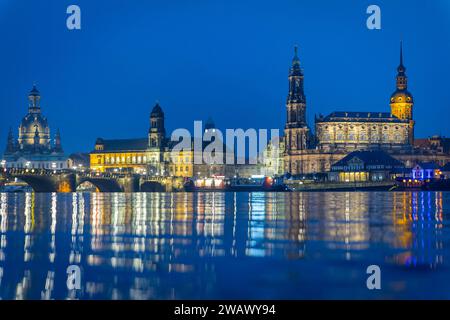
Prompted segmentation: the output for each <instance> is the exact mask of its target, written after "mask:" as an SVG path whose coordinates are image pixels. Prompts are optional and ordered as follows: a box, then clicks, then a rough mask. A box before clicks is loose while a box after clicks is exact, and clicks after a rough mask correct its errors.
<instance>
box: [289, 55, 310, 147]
mask: <svg viewBox="0 0 450 320" xmlns="http://www.w3.org/2000/svg"><path fill="white" fill-rule="evenodd" d="M286 109H287V119H286V126H285V129H284V134H285V139H286V151H287V153H288V154H290V153H292V152H295V151H299V150H305V149H307V148H308V145H309V140H310V139H309V136H310V132H309V128H308V125H307V124H306V97H305V92H304V89H303V71H302V69H301V68H300V59H299V58H298V52H297V47H295V54H294V58H293V59H292V66H291V68H290V70H289V94H288V97H287V102H286Z"/></svg>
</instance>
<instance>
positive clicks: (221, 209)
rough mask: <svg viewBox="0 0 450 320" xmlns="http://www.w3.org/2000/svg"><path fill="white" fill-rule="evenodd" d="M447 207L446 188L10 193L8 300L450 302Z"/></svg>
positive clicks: (4, 259)
mask: <svg viewBox="0 0 450 320" xmlns="http://www.w3.org/2000/svg"><path fill="white" fill-rule="evenodd" d="M449 207H450V193H445V192H404V193H403V192H391V193H389V192H317V193H315V192H311V193H295V192H292V193H133V194H125V193H68V194H63V193H60V194H56V193H55V194H37V193H25V194H14V193H10V194H8V193H2V194H0V298H1V299H71V298H78V299H392V298H398V299H410V298H415V299H416V298H417V299H429V298H445V299H449V298H450V270H449V267H450V250H449V249H450V229H449V219H450V216H449V213H450V211H449ZM370 265H377V266H379V267H380V273H381V282H380V283H381V289H380V290H369V289H368V288H367V285H366V280H367V278H368V277H369V275H368V274H367V272H366V271H367V270H366V269H367V267H368V266H370ZM69 266H75V268H77V267H79V270H80V272H76V274H75V278H73V277H72V278H69V281H68V273H67V268H68V267H69ZM68 284H69V286H68ZM71 284H72V287H70V285H71ZM73 284H76V285H75V289H74V286H73ZM78 284H80V286H79V287H78ZM76 288H79V289H76Z"/></svg>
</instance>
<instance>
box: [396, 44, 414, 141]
mask: <svg viewBox="0 0 450 320" xmlns="http://www.w3.org/2000/svg"><path fill="white" fill-rule="evenodd" d="M390 105H391V113H392V115H393V116H395V117H397V118H399V119H402V120H409V132H408V135H409V143H410V144H411V145H413V144H414V120H413V106H414V100H413V96H412V94H411V93H410V92H409V91H408V77H407V76H406V68H405V66H404V65H403V45H402V43H401V42H400V65H399V66H398V68H397V89H396V90H395V92H394V93H393V94H392V96H391V101H390Z"/></svg>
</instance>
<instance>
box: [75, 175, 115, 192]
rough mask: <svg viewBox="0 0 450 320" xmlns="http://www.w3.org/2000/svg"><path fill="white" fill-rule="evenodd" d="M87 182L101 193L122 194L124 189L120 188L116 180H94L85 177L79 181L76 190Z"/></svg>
mask: <svg viewBox="0 0 450 320" xmlns="http://www.w3.org/2000/svg"><path fill="white" fill-rule="evenodd" d="M85 182H89V183H91V184H92V185H94V186H95V187H96V188H97V190H98V191H100V192H122V188H121V187H120V185H119V183H118V182H117V181H116V180H113V179H102V178H92V177H85V178H80V179H78V181H77V184H76V188H78V187H79V186H80V185H82V184H83V183H85Z"/></svg>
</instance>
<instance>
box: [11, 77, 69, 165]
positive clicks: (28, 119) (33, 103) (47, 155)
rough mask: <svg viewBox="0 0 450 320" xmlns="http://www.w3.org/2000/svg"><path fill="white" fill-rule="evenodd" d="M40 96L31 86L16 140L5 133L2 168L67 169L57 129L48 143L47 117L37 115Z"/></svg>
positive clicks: (39, 110) (39, 111)
mask: <svg viewBox="0 0 450 320" xmlns="http://www.w3.org/2000/svg"><path fill="white" fill-rule="evenodd" d="M40 102H41V95H40V93H39V90H38V89H37V88H36V86H35V85H34V86H33V88H32V90H31V91H30V93H29V94H28V113H27V114H26V115H25V117H23V119H22V122H21V123H20V126H19V136H18V139H15V138H14V135H13V132H12V130H10V131H9V134H8V139H7V144H6V150H5V153H4V157H3V161H4V162H3V166H5V167H7V168H29V169H52V170H60V169H66V168H67V158H66V156H65V155H64V151H63V148H62V145H61V136H60V133H59V130H58V131H57V132H56V134H55V136H54V140H53V143H52V139H51V134H50V127H49V125H48V122H47V118H46V117H45V116H44V115H43V114H42V112H41V105H40Z"/></svg>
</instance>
